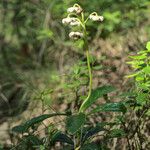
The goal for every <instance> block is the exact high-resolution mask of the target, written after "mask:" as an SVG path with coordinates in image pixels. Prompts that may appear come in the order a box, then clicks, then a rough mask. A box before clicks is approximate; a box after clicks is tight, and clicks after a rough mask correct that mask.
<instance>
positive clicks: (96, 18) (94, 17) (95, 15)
mask: <svg viewBox="0 0 150 150" xmlns="http://www.w3.org/2000/svg"><path fill="white" fill-rule="evenodd" d="M89 18H90V19H91V20H93V21H101V22H102V21H103V20H104V17H103V16H98V15H97V13H96V12H93V13H91V14H90V16H89Z"/></svg>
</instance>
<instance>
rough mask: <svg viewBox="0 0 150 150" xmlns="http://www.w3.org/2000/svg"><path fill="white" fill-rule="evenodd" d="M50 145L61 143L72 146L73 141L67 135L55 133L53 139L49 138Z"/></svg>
mask: <svg viewBox="0 0 150 150" xmlns="http://www.w3.org/2000/svg"><path fill="white" fill-rule="evenodd" d="M51 141H52V143H54V142H62V143H68V144H71V145H73V144H74V143H73V141H72V139H71V138H70V137H68V136H67V135H65V134H63V133H61V132H59V131H58V132H56V133H55V134H54V135H53V137H52V138H51Z"/></svg>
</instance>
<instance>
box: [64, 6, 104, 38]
mask: <svg viewBox="0 0 150 150" xmlns="http://www.w3.org/2000/svg"><path fill="white" fill-rule="evenodd" d="M67 12H68V16H67V17H66V18H64V19H62V23H63V24H65V25H70V26H78V27H80V28H75V29H76V30H77V29H79V30H78V31H81V28H82V32H83V31H84V30H85V25H86V22H87V21H88V20H89V19H90V20H92V21H99V22H102V21H103V20H104V18H103V16H99V15H98V14H97V13H96V12H93V13H91V14H90V15H89V17H88V18H87V19H86V20H84V14H83V9H82V8H81V6H80V5H78V4H74V5H73V6H72V7H70V8H68V9H67ZM81 18H82V19H81ZM82 32H70V33H69V37H70V38H71V39H74V40H78V39H80V38H82V37H83V33H82Z"/></svg>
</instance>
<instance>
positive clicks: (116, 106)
mask: <svg viewBox="0 0 150 150" xmlns="http://www.w3.org/2000/svg"><path fill="white" fill-rule="evenodd" d="M126 110H127V109H126V107H125V105H124V104H123V103H122V102H116V103H106V104H102V105H100V106H97V107H96V108H95V109H93V110H92V111H91V113H96V112H123V113H125V112H126Z"/></svg>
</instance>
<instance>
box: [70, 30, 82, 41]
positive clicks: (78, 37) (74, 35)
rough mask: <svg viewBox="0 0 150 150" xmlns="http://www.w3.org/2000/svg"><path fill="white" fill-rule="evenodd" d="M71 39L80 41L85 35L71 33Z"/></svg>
mask: <svg viewBox="0 0 150 150" xmlns="http://www.w3.org/2000/svg"><path fill="white" fill-rule="evenodd" d="M69 37H70V38H71V39H73V40H78V39H80V38H82V37H83V33H81V32H70V33H69Z"/></svg>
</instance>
